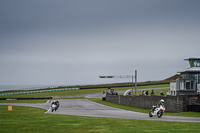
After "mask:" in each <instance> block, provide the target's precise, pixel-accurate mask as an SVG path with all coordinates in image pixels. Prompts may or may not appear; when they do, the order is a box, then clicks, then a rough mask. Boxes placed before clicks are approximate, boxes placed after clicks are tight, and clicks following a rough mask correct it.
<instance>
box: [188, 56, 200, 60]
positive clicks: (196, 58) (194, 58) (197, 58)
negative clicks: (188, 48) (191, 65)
mask: <svg viewBox="0 0 200 133" xmlns="http://www.w3.org/2000/svg"><path fill="white" fill-rule="evenodd" d="M184 60H200V56H198V57H190V58H187V59H184Z"/></svg>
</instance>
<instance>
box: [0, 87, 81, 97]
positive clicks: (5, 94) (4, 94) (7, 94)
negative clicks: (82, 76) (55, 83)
mask: <svg viewBox="0 0 200 133" xmlns="http://www.w3.org/2000/svg"><path fill="white" fill-rule="evenodd" d="M68 90H80V88H66V89H54V90H42V91H30V92H17V93H3V94H0V96H9V95H20V94H32V93H45V92H56V91H68Z"/></svg>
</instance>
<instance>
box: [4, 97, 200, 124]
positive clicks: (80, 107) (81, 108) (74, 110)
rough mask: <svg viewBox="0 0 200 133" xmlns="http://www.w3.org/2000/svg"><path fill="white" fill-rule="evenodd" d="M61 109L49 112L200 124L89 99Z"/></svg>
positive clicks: (197, 119) (70, 102)
mask: <svg viewBox="0 0 200 133" xmlns="http://www.w3.org/2000/svg"><path fill="white" fill-rule="evenodd" d="M59 102H60V107H59V109H58V110H57V111H55V112H47V113H53V114H66V115H77V116H88V117H108V118H124V119H139V120H157V121H179V122H200V117H178V116H166V115H163V116H162V117H161V118H158V117H157V116H154V117H149V115H148V114H145V113H138V112H133V111H127V110H122V109H117V108H112V107H107V106H104V105H101V104H98V103H95V102H92V101H89V100H87V99H70V100H59ZM0 105H19V106H30V107H37V108H43V109H46V110H48V109H49V107H50V104H49V103H41V104H39V103H38V104H33V103H0Z"/></svg>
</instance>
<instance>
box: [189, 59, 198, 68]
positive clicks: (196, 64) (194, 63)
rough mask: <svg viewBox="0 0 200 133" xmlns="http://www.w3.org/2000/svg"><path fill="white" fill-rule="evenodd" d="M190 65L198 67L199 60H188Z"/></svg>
mask: <svg viewBox="0 0 200 133" xmlns="http://www.w3.org/2000/svg"><path fill="white" fill-rule="evenodd" d="M189 62H190V67H200V60H190V61H189Z"/></svg>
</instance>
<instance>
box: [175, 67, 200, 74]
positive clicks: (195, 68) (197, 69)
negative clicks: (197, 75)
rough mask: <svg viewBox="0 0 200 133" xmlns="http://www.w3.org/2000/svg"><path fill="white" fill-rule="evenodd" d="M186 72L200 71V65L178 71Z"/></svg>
mask: <svg viewBox="0 0 200 133" xmlns="http://www.w3.org/2000/svg"><path fill="white" fill-rule="evenodd" d="M184 72H200V67H190V68H187V69H185V70H183V71H179V72H178V73H184Z"/></svg>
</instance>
